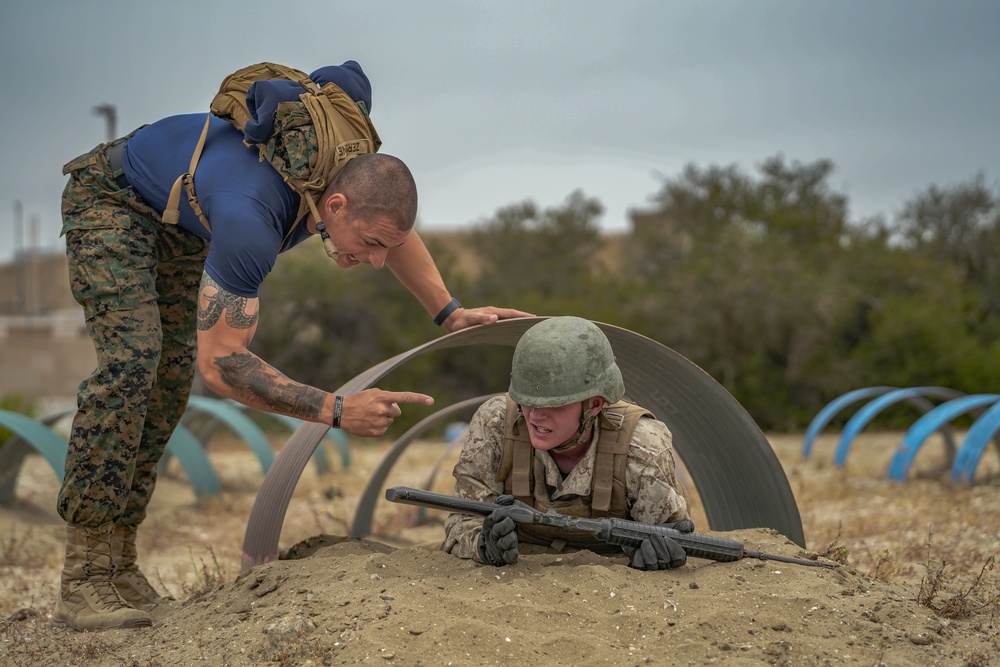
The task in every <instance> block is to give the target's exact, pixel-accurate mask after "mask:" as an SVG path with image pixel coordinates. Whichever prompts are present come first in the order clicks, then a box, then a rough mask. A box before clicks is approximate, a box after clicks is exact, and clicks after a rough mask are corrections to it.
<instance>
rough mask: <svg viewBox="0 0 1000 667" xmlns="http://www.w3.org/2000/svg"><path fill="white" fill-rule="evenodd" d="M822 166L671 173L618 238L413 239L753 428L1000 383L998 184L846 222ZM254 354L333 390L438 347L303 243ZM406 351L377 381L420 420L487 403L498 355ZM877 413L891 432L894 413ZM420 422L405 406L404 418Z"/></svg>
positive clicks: (585, 208)
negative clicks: (596, 325)
mask: <svg viewBox="0 0 1000 667" xmlns="http://www.w3.org/2000/svg"><path fill="white" fill-rule="evenodd" d="M834 168H835V167H834V164H833V163H832V162H831V161H829V160H818V161H816V162H812V163H800V162H795V161H793V162H789V161H787V160H785V159H784V158H783V157H781V156H775V157H771V158H768V159H767V160H765V161H764V162H763V163H761V164H760V165H759V166H758V167H756V169H755V171H753V172H747V171H745V170H743V169H740V168H738V167H736V166H726V167H721V166H709V167H707V168H699V167H698V166H696V165H693V164H691V165H688V166H687V167H686V168H685V169H684V170H683V171H682V172H681V173H680V174H679V175H678V176H676V177H671V178H666V177H665V178H663V180H662V184H661V187H660V188H659V190H658V191H657V192H656V193H655V194H654V195H653V196H652V197H651V200H650V201H651V202H652V203H651V204H650V205H649V206H648V207H647V208H645V209H641V210H634V211H632V212H631V213H630V221H631V225H630V230H629V231H628V232H625V233H622V234H616V235H607V234H602V233H601V231H600V228H599V224H598V222H599V219H600V217H601V215H602V213H603V206H602V205H601V203H600V202H599V201H598V200H597V199H594V198H591V197H588V196H586V195H585V194H584V193H583V192H581V191H575V192H572V193H570V194H569V195H568V196H567V198H566V199H565V201H564V202H563V204H562V205H560V206H557V207H553V208H545V209H541V208H539V207H538V206H536V205H535V204H534V203H533V202H532V201H530V200H529V201H524V202H522V203H518V204H514V205H511V206H507V207H504V208H501V209H499V210H497V211H496V213H495V214H494V215H493V216H492V217H490V218H487V219H485V220H483V221H481V222H479V223H477V224H476V225H475V226H473V227H472V228H470V229H469V230H467V231H463V232H454V233H450V234H427V233H425V234H423V236H424V239H425V241H426V242H427V245H428V247H429V248H430V249H431V252H432V253H433V254H434V257H435V259H436V260H437V263H438V266H439V268H440V269H441V272H442V274H443V275H444V278H445V280H446V282H447V284H448V285H449V287H450V288H451V290H452V292H453V294H455V296H457V297H458V298H459V299H460V300H461V301H462V302H463V303H466V304H468V305H486V304H493V305H502V306H512V307H517V308H521V309H523V310H527V311H531V312H534V313H537V314H539V315H578V316H580V317H586V318H589V319H592V320H595V321H599V322H605V323H608V324H614V325H616V326H619V327H623V328H626V329H629V330H632V331H635V332H636V333H639V334H642V335H644V336H647V337H649V338H652V339H654V340H657V341H659V342H660V343H662V344H664V345H666V346H668V347H670V348H672V349H674V350H675V351H677V352H678V353H680V354H682V355H684V356H685V357H687V358H688V359H690V360H691V361H692V362H693V363H695V364H697V365H698V366H700V367H701V368H703V369H704V370H705V371H706V372H707V373H708V374H709V375H711V376H712V377H713V378H715V379H716V380H717V381H718V382H719V383H721V384H722V385H723V386H724V387H725V388H726V389H727V390H728V391H729V392H730V393H731V394H732V395H733V396H734V397H735V398H736V400H737V401H739V402H740V404H742V405H743V406H744V407H745V408H746V409H747V411H748V412H749V413H750V415H751V416H752V417H753V418H754V420H755V421H756V422H757V423H758V425H759V426H760V427H761V428H762V429H764V430H768V431H787V432H793V431H801V430H803V429H804V428H805V427H806V426H807V425H808V423H809V421H810V420H811V419H812V418H813V416H815V414H816V412H817V411H818V410H820V409H821V408H822V407H823V406H824V405H825V404H826V403H828V402H829V401H830V400H832V399H834V398H836V397H837V396H839V395H841V394H843V393H845V392H847V391H850V390H852V389H857V388H860V387H864V386H870V385H890V386H899V387H911V386H923V385H940V386H947V387H952V388H954V389H958V390H960V391H965V392H968V393H980V392H990V391H996V390H998V389H1000V191H998V188H997V186H996V185H991V184H988V183H987V181H986V179H985V177H984V176H983V175H981V174H980V175H976V176H974V177H972V178H970V179H969V180H967V181H965V182H961V183H958V184H955V185H950V186H947V187H939V186H931V187H929V188H927V189H926V190H924V191H921V192H918V193H917V194H916V195H914V196H913V197H912V198H911V199H910V200H909V201H907V202H905V204H904V205H903V207H902V208H901V210H900V212H899V213H898V214H897V215H895V217H894V219H892V220H888V219H886V218H885V217H884V216H876V217H873V218H870V219H866V220H859V221H854V220H850V219H849V206H848V198H847V196H845V195H844V194H843V193H840V192H837V191H836V190H835V189H834V188H832V187H831V185H830V176H831V174H832V172H833V171H834ZM261 300H262V302H263V304H264V307H263V308H262V309H261V323H260V326H259V327H258V333H257V337H256V338H255V340H254V349H255V351H257V352H259V353H260V354H261V355H262V356H264V358H266V359H268V360H269V361H270V362H272V363H274V364H275V365H276V366H277V367H278V368H281V369H282V370H283V371H285V372H286V373H287V374H288V375H289V376H291V377H294V378H295V379H297V380H301V381H304V382H308V383H310V384H313V385H315V386H319V387H329V388H330V389H335V388H336V387H338V386H340V385H341V384H343V383H344V382H346V381H347V380H349V379H350V378H352V377H354V376H355V375H357V374H358V373H360V372H362V371H364V370H365V369H367V368H369V367H371V366H373V365H375V364H376V363H378V362H380V361H383V360H385V359H388V358H389V357H391V356H394V355H396V354H398V353H400V352H403V351H406V350H409V349H411V348H413V347H416V346H418V345H421V344H423V343H425V342H427V341H428V340H430V339H431V338H433V337H436V336H439V335H441V333H442V332H441V330H440V329H438V328H437V327H435V326H434V325H433V324H432V323H431V322H430V318H429V317H428V315H427V313H426V312H425V311H424V310H423V308H422V307H421V306H420V305H419V304H418V303H417V302H416V300H415V299H413V297H412V296H411V295H410V294H409V293H408V292H407V291H406V290H405V289H404V288H403V287H402V286H400V285H399V284H398V283H397V282H396V280H395V279H394V277H393V276H392V274H391V273H390V272H388V271H374V270H372V269H370V268H369V267H362V268H358V269H353V270H351V271H340V270H336V268H335V267H333V266H332V265H331V263H330V260H329V259H327V258H326V257H325V255H324V254H323V252H322V250H321V249H319V248H318V246H317V247H313V244H304V246H303V247H301V248H299V249H296V250H294V251H292V252H291V253H290V256H289V257H288V258H285V259H283V260H282V261H281V262H278V264H277V266H276V268H275V271H274V272H273V274H272V275H271V276H270V277H269V278H268V280H267V281H265V284H264V286H263V289H262V291H261ZM492 347H493V346H487V348H488V349H471V348H470V349H464V348H459V349H457V350H456V349H452V350H446V351H442V352H437V353H432V354H429V355H424V357H422V358H420V359H417V360H415V361H414V362H413V363H411V364H408V365H407V367H406V368H402V369H399V370H397V371H395V372H394V373H393V374H392V375H390V376H389V377H387V378H386V379H385V380H384V381H382V382H381V383H380V386H382V387H383V388H387V389H414V390H420V391H425V392H427V393H431V394H433V395H434V396H435V397H436V398H437V399H438V407H441V406H445V405H449V404H450V403H452V402H454V401H455V400H459V399H462V398H467V397H470V396H474V395H479V394H484V393H490V392H493V391H502V390H504V389H505V388H506V385H507V381H508V377H509V363H510V355H511V352H512V350H511V349H510V348H505V347H499V346H498V347H497V348H496V349H492ZM897 410H899V411H901V412H897V413H894V412H893V411H891V410H890V411H889V412H887V413H886V414H885V415H884V417H883V418H884V419H886V420H889V421H890V422H891V421H892V420H897V422H898V423H897V424H896V425H901V424H902V425H908V424H909V423H911V422H912V420H913V418H914V416H913V415H912V414H909V413H907V411H906V409H905V408H897ZM421 416H422V415H420V414H413V412H412V411H411V413H410V414H409V415H408V417H409V418H410V419H411V420H416V419H418V418H420V417H421Z"/></svg>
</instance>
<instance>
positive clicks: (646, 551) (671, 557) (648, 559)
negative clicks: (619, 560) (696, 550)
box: [625, 521, 694, 570]
mask: <svg viewBox="0 0 1000 667" xmlns="http://www.w3.org/2000/svg"><path fill="white" fill-rule="evenodd" d="M677 523H679V524H683V523H684V522H683V521H678V522H677ZM688 523H690V521H689V522H688ZM664 525H666V526H668V527H670V528H673V527H674V526H673V525H671V524H664ZM693 527H694V526H693V524H692V528H693ZM675 530H679V529H675ZM682 532H690V531H682ZM625 553H627V554H628V556H629V567H633V568H635V569H637V570H667V569H670V568H675V567H680V566H681V565H683V564H684V563H686V562H687V554H686V553H684V548H683V547H682V546H681V545H679V544H677V542H675V541H674V540H672V539H670V538H669V537H666V536H665V535H660V534H659V533H653V534H652V535H650V536H649V537H648V538H647V539H645V540H643V541H642V544H640V545H639V546H637V547H625Z"/></svg>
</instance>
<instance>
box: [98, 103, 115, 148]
mask: <svg viewBox="0 0 1000 667" xmlns="http://www.w3.org/2000/svg"><path fill="white" fill-rule="evenodd" d="M94 113H95V114H97V115H98V116H104V117H105V119H107V121H108V141H113V140H115V139H116V138H118V128H117V125H118V110H117V109H116V108H115V105H114V104H98V105H97V106H96V107H94Z"/></svg>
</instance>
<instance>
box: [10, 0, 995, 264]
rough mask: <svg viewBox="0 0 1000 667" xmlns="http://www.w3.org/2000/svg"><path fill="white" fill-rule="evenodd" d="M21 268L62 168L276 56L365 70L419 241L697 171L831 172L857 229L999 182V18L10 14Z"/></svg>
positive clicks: (744, 5)
mask: <svg viewBox="0 0 1000 667" xmlns="http://www.w3.org/2000/svg"><path fill="white" fill-rule="evenodd" d="M0 54H2V63H3V67H0V110H2V118H3V121H4V122H3V128H2V130H0V138H2V142H0V149H2V153H0V165H2V166H0V169H2V176H0V261H6V260H8V259H10V258H11V257H12V256H13V253H14V251H15V249H16V248H24V247H26V246H29V245H31V244H32V243H34V244H35V245H36V246H38V247H41V248H45V249H60V248H61V247H62V245H61V241H60V240H59V238H58V234H59V227H60V220H59V197H60V193H61V191H62V187H63V185H64V184H65V177H64V176H62V174H61V167H62V165H63V164H64V163H65V162H67V161H68V160H69V159H71V158H73V157H75V156H76V155H78V154H80V153H83V152H85V151H87V150H89V149H90V148H92V147H93V146H94V145H96V144H97V143H100V142H102V141H105V140H106V138H107V131H108V129H107V124H106V121H105V118H104V117H103V116H100V115H97V114H96V113H95V112H94V109H93V108H94V107H95V106H96V105H100V104H113V105H114V106H115V107H116V108H117V113H118V119H117V133H118V134H124V133H126V132H128V131H130V130H132V129H134V128H135V127H137V126H139V125H141V124H143V123H148V122H151V121H154V120H156V119H158V118H160V117H162V116H167V115H171V114H177V113H188V112H205V111H207V109H208V105H209V103H210V101H211V98H212V96H213V95H214V93H215V92H216V90H217V89H218V86H219V83H220V82H221V80H222V79H223V78H224V77H225V76H226V75H228V74H230V73H231V72H232V71H233V70H235V69H238V68H240V67H243V66H245V65H249V64H252V63H256V62H260V61H272V62H278V63H282V64H285V65H289V66H292V67H296V68H298V69H302V70H305V71H307V72H309V71H311V70H313V69H315V68H318V67H320V66H322V65H327V64H339V63H341V62H343V61H344V60H348V59H354V60H357V61H359V62H360V63H361V65H362V67H363V68H364V69H365V71H366V72H367V74H368V76H369V78H370V79H371V81H372V86H373V105H372V106H373V109H372V120H373V122H374V124H375V126H376V128H377V129H378V131H379V133H380V135H381V137H382V140H383V142H384V144H383V149H382V150H383V152H386V153H391V154H393V155H397V156H399V157H401V158H402V159H403V160H405V161H406V162H407V163H408V164H409V165H410V168H411V169H412V170H413V173H414V176H415V178H416V180H417V185H418V188H419V190H420V211H419V218H418V229H425V228H426V229H430V228H441V227H450V228H455V227H462V226H467V225H471V224H473V223H475V222H477V221H479V220H482V219H484V218H488V217H490V216H492V215H493V214H494V213H495V211H496V210H497V209H498V208H500V207H502V206H506V205H508V204H511V203H515V202H521V201H524V200H526V199H531V200H533V201H535V202H536V203H538V204H539V205H541V206H543V207H551V206H558V205H560V204H562V203H563V202H564V200H565V198H566V197H567V196H568V195H569V194H570V193H571V192H572V191H573V190H574V189H577V188H579V189H581V190H583V192H584V193H585V194H586V195H588V196H591V197H596V198H597V199H599V200H600V201H601V202H602V203H603V204H604V206H605V214H604V217H603V219H602V223H601V224H602V228H603V229H606V230H608V231H614V230H624V229H627V227H628V223H627V212H628V209H630V208H643V207H646V206H647V205H648V198H649V196H650V195H652V194H654V193H655V192H656V191H657V190H658V189H659V187H660V184H661V182H662V179H663V178H664V177H675V176H677V175H678V174H679V173H680V171H681V170H682V169H683V167H684V166H685V165H686V164H688V163H694V164H695V165H698V166H699V167H702V168H704V167H708V166H711V165H720V166H721V165H729V164H737V165H739V166H740V167H742V168H743V169H744V170H746V171H747V172H748V173H753V172H754V169H755V167H756V166H757V165H758V164H759V163H760V162H761V161H762V160H764V159H765V158H767V157H770V156H773V155H776V154H779V153H780V154H782V155H784V156H785V157H786V159H788V160H789V161H799V162H812V161H815V160H818V159H823V158H826V159H830V160H832V161H833V162H834V164H835V165H836V167H837V169H836V171H835V172H834V174H833V177H832V179H831V185H832V186H833V187H834V188H835V189H836V190H838V191H840V192H843V193H844V194H846V195H847V196H848V198H849V201H850V204H851V218H852V220H855V221H858V220H860V219H862V218H864V217H867V216H871V215H875V214H879V213H881V214H884V215H886V216H887V217H888V218H890V219H891V217H892V216H893V215H894V213H895V212H896V211H898V209H899V207H900V206H901V205H902V204H903V203H904V202H905V201H906V200H907V199H909V198H911V197H912V196H913V195H914V194H916V193H917V192H919V191H921V190H923V189H925V188H926V187H928V186H930V185H932V184H935V185H941V186H948V185H953V184H956V183H959V182H962V181H967V180H969V179H970V178H972V177H974V176H975V175H976V174H977V173H980V172H981V173H983V174H984V175H985V177H986V179H987V182H988V183H989V184H991V185H994V184H996V183H997V182H998V180H1000V2H996V1H995V0H981V1H971V0H970V1H964V0H954V1H946V0H941V1H940V2H929V1H926V0H884V1H879V0H829V1H806V0H800V1H796V2H793V1H791V0H788V1H786V2H775V1H770V0H754V1H747V0H725V1H712V0H699V1H693V0H692V1H683V2H675V1H667V0H658V1H654V2H640V1H624V2H608V1H607V0H602V1H600V2H593V1H590V0H573V1H565V2H544V1H542V0H532V1H520V0H506V1H504V2H500V1H496V2H471V1H465V2H458V1H453V2H416V1H413V2H411V1H404V0H398V1H395V2H380V1H377V0H367V1H365V2H360V1H354V0H294V1H285V2H262V1H259V0H239V1H238V2H237V1H235V0H170V1H169V2H167V1H165V0H164V1H156V0H144V1H142V2H135V1H124V0H122V1H118V2H113V1H110V0H72V1H71V0H7V1H6V2H4V3H3V4H2V7H0Z"/></svg>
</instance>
